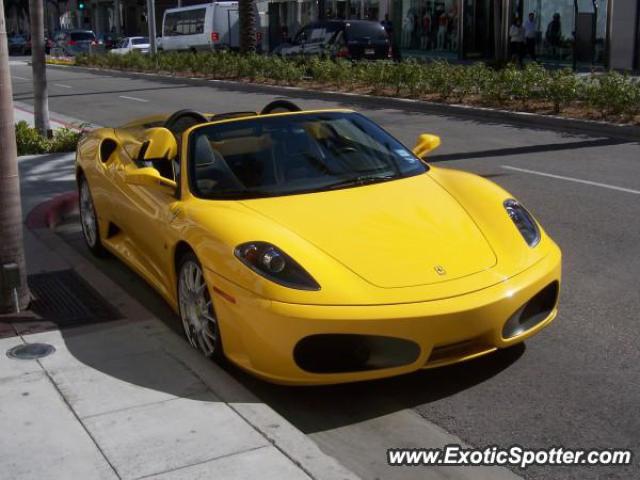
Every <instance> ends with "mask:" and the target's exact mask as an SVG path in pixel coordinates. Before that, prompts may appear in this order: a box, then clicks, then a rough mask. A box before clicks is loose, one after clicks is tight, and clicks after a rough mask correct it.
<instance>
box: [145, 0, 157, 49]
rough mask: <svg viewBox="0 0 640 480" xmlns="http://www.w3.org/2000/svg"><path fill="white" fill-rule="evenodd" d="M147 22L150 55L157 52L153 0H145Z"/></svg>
mask: <svg viewBox="0 0 640 480" xmlns="http://www.w3.org/2000/svg"><path fill="white" fill-rule="evenodd" d="M147 23H148V25H149V51H150V53H151V54H152V55H155V54H156V53H158V46H157V45H156V5H155V0H147Z"/></svg>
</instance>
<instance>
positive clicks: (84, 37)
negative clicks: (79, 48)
mask: <svg viewBox="0 0 640 480" xmlns="http://www.w3.org/2000/svg"><path fill="white" fill-rule="evenodd" d="M69 36H70V37H71V40H74V41H76V42H82V41H93V40H95V38H96V37H95V35H94V34H93V33H91V32H71V33H70V34H69Z"/></svg>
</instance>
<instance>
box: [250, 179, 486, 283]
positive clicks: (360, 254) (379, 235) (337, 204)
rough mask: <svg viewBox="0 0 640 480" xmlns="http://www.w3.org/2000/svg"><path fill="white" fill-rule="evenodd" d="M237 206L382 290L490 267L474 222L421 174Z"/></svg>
mask: <svg viewBox="0 0 640 480" xmlns="http://www.w3.org/2000/svg"><path fill="white" fill-rule="evenodd" d="M242 203H243V204H244V205H245V206H247V207H248V208H251V209H253V210H254V211H256V212H258V213H260V214H261V215H263V216H265V217H268V218H269V219H271V220H272V221H275V222H277V223H279V224H280V225H282V226H284V227H286V228H288V229H289V230H291V231H292V232H294V233H295V234H297V235H298V236H300V237H302V238H304V239H305V240H306V241H308V242H310V243H312V244H314V245H315V246H316V247H317V248H318V249H320V250H322V251H323V252H325V253H326V254H327V255H330V256H331V257H333V258H334V259H336V260H338V261H339V262H341V263H342V264H343V265H344V266H345V267H347V268H349V269H350V270H352V271H353V272H354V273H356V274H357V275H359V276H360V277H361V278H363V279H364V280H366V281H367V282H369V283H371V284H372V285H375V286H377V287H381V288H399V287H410V286H419V285H429V284H435V283H441V282H445V281H450V280H454V279H457V278H461V277H465V276H468V275H472V274H474V273H478V272H481V271H484V270H487V269H490V268H491V267H493V266H494V265H495V264H496V256H495V254H494V252H493V250H492V248H491V246H490V245H489V243H488V242H487V240H486V239H485V237H484V236H483V234H482V232H481V231H480V229H479V228H478V227H477V225H476V224H475V223H474V221H473V219H472V218H471V217H470V216H469V215H468V214H467V212H466V211H465V210H464V209H463V208H462V206H461V205H460V204H459V203H458V202H457V201H456V199H455V198H453V197H452V196H451V195H450V194H449V193H448V192H447V191H446V190H444V189H443V188H442V187H441V186H440V185H439V184H438V183H436V182H435V181H434V180H433V179H432V178H430V176H429V174H428V173H427V174H423V175H418V176H415V177H409V178H404V179H399V180H393V181H388V182H384V183H377V184H372V185H367V186H361V187H356V188H345V189H340V190H332V191H327V192H317V193H312V194H300V195H288V196H282V197H273V198H262V199H252V200H245V201H243V202H242Z"/></svg>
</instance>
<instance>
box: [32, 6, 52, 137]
mask: <svg viewBox="0 0 640 480" xmlns="http://www.w3.org/2000/svg"><path fill="white" fill-rule="evenodd" d="M29 17H30V19H31V68H32V71H33V117H34V123H35V127H36V129H37V130H38V131H39V132H40V135H42V136H49V135H50V133H51V132H50V126H49V97H48V95H47V66H46V64H45V57H44V0H29Z"/></svg>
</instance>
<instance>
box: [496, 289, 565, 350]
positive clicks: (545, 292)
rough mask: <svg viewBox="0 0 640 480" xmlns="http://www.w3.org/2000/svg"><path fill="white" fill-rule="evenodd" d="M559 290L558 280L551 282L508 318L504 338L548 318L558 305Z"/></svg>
mask: <svg viewBox="0 0 640 480" xmlns="http://www.w3.org/2000/svg"><path fill="white" fill-rule="evenodd" d="M558 291H559V285H558V282H553V283H550V284H549V285H547V286H546V287H544V288H543V289H542V290H540V292H538V293H537V294H536V295H535V296H534V297H533V298H532V299H531V300H529V301H528V302H527V303H525V304H524V305H523V306H522V307H520V308H519V309H518V311H517V312H516V313H514V314H513V315H511V317H510V318H509V320H507V323H505V324H504V328H503V329H502V338H512V337H515V336H516V335H520V334H522V333H524V332H526V331H527V330H529V329H531V328H533V327H535V326H536V325H537V324H538V323H540V322H542V321H543V320H544V319H545V318H547V317H548V316H549V314H550V313H551V312H552V311H553V309H554V308H555V306H556V303H557V301H558Z"/></svg>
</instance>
